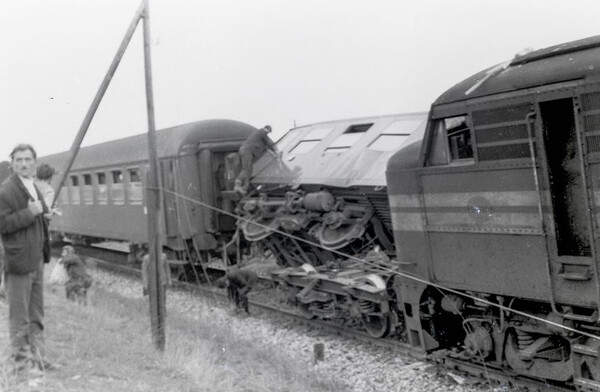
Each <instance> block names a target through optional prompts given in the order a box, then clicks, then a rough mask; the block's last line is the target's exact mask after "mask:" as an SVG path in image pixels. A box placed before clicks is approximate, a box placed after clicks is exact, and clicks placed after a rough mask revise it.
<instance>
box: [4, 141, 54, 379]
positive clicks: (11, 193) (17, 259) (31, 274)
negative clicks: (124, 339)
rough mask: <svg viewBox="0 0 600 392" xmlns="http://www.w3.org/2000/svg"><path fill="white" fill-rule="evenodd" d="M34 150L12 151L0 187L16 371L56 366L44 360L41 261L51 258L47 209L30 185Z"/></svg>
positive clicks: (18, 148)
mask: <svg viewBox="0 0 600 392" xmlns="http://www.w3.org/2000/svg"><path fill="white" fill-rule="evenodd" d="M36 158H37V155H36V152H35V150H34V148H33V147H32V146H31V145H29V144H19V145H17V146H16V147H15V148H14V149H13V150H12V152H11V153H10V159H11V165H12V169H13V174H12V175H11V176H10V177H9V178H8V179H7V180H6V181H4V182H3V183H2V186H0V237H1V238H2V242H3V244H4V249H5V252H6V255H5V264H4V279H5V288H6V298H7V300H8V326H9V327H8V330H9V338H10V348H11V359H12V361H13V363H14V366H15V367H14V370H15V371H17V372H19V371H22V370H25V369H28V370H29V369H31V368H32V367H35V368H38V369H39V370H42V371H43V370H50V369H52V368H55V367H54V366H53V365H52V364H50V363H48V362H47V361H46V360H45V359H44V333H43V332H44V263H48V262H49V261H50V243H49V241H48V224H47V221H46V219H45V218H44V217H43V214H45V213H48V212H49V210H48V207H47V206H46V203H45V202H44V200H43V198H42V194H41V193H40V192H39V190H38V189H37V188H36V186H35V184H34V174H35V163H36Z"/></svg>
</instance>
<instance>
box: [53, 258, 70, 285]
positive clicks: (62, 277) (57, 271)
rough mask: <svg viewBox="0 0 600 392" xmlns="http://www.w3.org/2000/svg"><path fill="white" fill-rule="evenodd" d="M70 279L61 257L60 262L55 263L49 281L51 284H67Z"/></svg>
mask: <svg viewBox="0 0 600 392" xmlns="http://www.w3.org/2000/svg"><path fill="white" fill-rule="evenodd" d="M68 280H69V275H68V274H67V269H66V268H65V265H64V264H63V263H62V259H59V260H58V262H57V263H56V264H55V265H54V268H53V269H52V273H51V274H50V279H49V283H50V284H65V283H67V281H68Z"/></svg>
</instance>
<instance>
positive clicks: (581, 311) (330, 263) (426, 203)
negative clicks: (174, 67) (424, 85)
mask: <svg viewBox="0 0 600 392" xmlns="http://www.w3.org/2000/svg"><path fill="white" fill-rule="evenodd" d="M196 126H198V127H201V128H203V131H201V130H200V129H199V128H198V129H196V131H198V132H194V131H193V130H192V128H194V127H196ZM190 127H191V128H190ZM213 127H216V128H218V129H219V131H218V132H217V131H214V132H213V131H212V130H211V129H212V128H213ZM176 128H177V127H176ZM216 128H215V129H216ZM177 129H179V128H177ZM183 129H185V130H186V132H190V133H189V134H188V133H185V132H184V133H185V137H184V136H183V134H181V135H182V136H181V138H178V139H177V143H174V139H169V140H171V142H170V143H169V142H166V141H164V140H163V141H162V142H161V139H160V136H159V143H158V145H159V146H161V145H168V146H169V147H168V148H167V147H161V148H165V150H164V153H159V157H160V158H161V165H160V167H161V178H162V187H163V188H164V189H165V190H166V191H168V192H165V193H164V200H163V205H164V207H165V208H164V210H165V211H164V222H163V224H164V227H165V237H164V242H163V243H164V244H165V246H166V248H167V249H168V251H169V252H170V253H171V254H172V255H173V257H175V258H178V259H181V260H191V261H193V262H202V261H206V260H210V259H211V258H215V257H218V256H219V255H221V257H223V258H225V257H226V254H227V252H228V249H230V244H231V243H233V242H235V243H236V245H237V250H238V252H237V253H238V254H239V253H242V254H243V253H246V254H247V253H249V252H251V251H252V249H256V248H261V249H264V250H266V251H268V253H269V254H270V255H272V257H273V258H274V259H275V260H276V261H277V263H278V264H279V266H280V268H278V269H276V270H274V271H273V272H272V277H273V279H274V280H276V281H277V282H279V283H280V284H281V285H282V287H285V288H286V289H287V290H290V292H291V293H293V298H294V301H295V302H296V304H297V305H298V306H299V307H300V308H301V309H302V310H303V311H304V312H305V313H306V314H307V316H309V317H321V318H337V317H349V318H353V319H358V320H360V321H361V322H362V325H363V326H364V328H365V329H366V331H367V332H368V333H370V334H371V335H372V336H375V337H383V336H391V337H394V338H397V339H401V340H403V341H405V342H407V344H409V345H411V346H413V347H414V348H416V349H419V350H422V351H424V352H431V351H436V350H437V351H442V350H444V352H446V353H447V355H448V356H450V357H454V358H456V359H459V360H463V361H470V362H472V363H476V364H479V365H483V366H488V367H494V368H498V369H504V370H505V371H506V372H507V373H510V374H513V375H519V376H525V377H531V378H535V379H539V380H545V381H546V382H549V383H554V382H556V383H563V384H566V385H572V386H574V387H575V388H577V389H578V390H581V391H584V390H600V363H599V361H600V359H599V358H600V339H596V338H595V337H596V336H597V335H599V334H600V322H599V309H598V307H599V300H600V279H599V272H598V269H599V266H598V258H597V256H596V252H597V249H600V248H598V247H596V244H599V245H600V243H599V232H600V229H599V224H600V222H599V217H598V213H599V209H600V206H599V205H600V196H599V195H600V36H596V37H591V38H587V39H583V40H579V41H574V42H570V43H565V44H561V45H557V46H553V47H550V48H546V49H541V50H537V51H533V52H530V53H527V54H523V55H519V56H516V57H515V58H513V59H511V60H509V61H506V62H504V63H502V64H499V65H496V66H493V67H491V68H489V69H486V70H484V71H482V72H480V73H478V74H475V75H473V76H472V77H470V78H467V79H466V80H464V81H462V82H460V83H458V84H457V85H455V86H454V87H452V88H450V89H449V90H448V91H446V92H445V93H443V94H442V95H441V96H440V97H439V98H438V99H437V100H436V101H435V102H434V103H433V104H432V106H431V109H430V111H429V112H428V113H413V114H400V115H392V116H380V117H369V118H360V119H353V120H341V121H332V122H324V123H319V124H313V125H307V126H302V127H298V128H294V129H292V130H291V131H289V132H288V133H287V134H286V135H285V136H284V137H282V138H281V139H280V140H279V141H278V142H277V147H278V149H279V151H280V152H281V157H280V158H277V157H273V156H270V155H268V154H267V155H265V156H263V157H261V158H260V159H259V160H258V161H257V162H255V164H254V169H253V177H252V180H251V185H252V189H251V190H250V191H249V193H248V194H246V195H243V197H240V195H238V194H236V192H234V191H233V183H232V180H233V179H234V178H235V175H236V174H237V172H238V171H239V165H238V164H237V163H236V149H237V148H238V147H239V145H240V143H241V141H242V140H243V139H244V137H245V136H246V135H247V134H248V133H249V132H251V131H252V130H253V129H254V128H253V127H251V126H249V125H245V124H241V123H237V122H228V121H226V120H221V121H212V122H201V123H197V124H195V125H187V126H183ZM163 132H164V135H167V134H168V133H169V132H167V131H161V132H159V133H158V134H159V135H161V134H163ZM171 132H176V129H172V130H171ZM177 132H178V131H177ZM209 134H210V135H211V136H210V137H208V136H204V135H209ZM192 135H193V136H192ZM125 141H127V143H126V144H128V146H129V147H128V148H127V149H123V150H119V144H118V143H120V142H125ZM111 143H116V144H106V145H104V146H102V145H100V146H96V147H88V149H89V151H90V155H89V156H88V157H87V158H85V157H84V153H85V152H86V150H85V149H82V151H81V154H80V157H78V159H80V161H79V162H81V163H80V164H79V166H77V163H76V166H75V167H74V168H73V171H72V173H71V177H70V180H69V181H70V182H69V186H68V188H67V189H66V192H64V194H62V195H61V196H60V197H61V200H62V203H63V207H62V208H63V209H65V214H63V216H62V217H60V218H57V219H56V221H55V222H53V226H54V229H55V230H61V231H64V232H69V233H86V234H87V235H89V236H97V237H104V238H115V239H125V240H128V241H132V242H141V243H143V242H144V241H145V240H146V238H145V237H144V235H145V234H143V233H144V227H145V226H144V224H143V222H142V220H143V219H144V214H143V208H144V197H143V193H142V192H141V189H142V188H143V175H142V173H141V172H142V171H143V170H145V169H144V162H145V161H144V159H146V158H143V157H146V156H147V154H146V155H144V154H145V153H146V151H144V150H143V149H144V148H145V147H144V146H145V143H144V139H143V138H141V137H140V138H138V139H131V140H128V139H123V140H122V141H117V142H111ZM163 143H166V144H163ZM94 148H97V150H94ZM136 148H137V149H139V154H138V155H135V154H134V153H133V151H137V150H136ZM91 151H96V152H95V153H94V154H96V155H93V154H91ZM108 151H111V152H110V153H109V152H108ZM103 154H108V155H106V156H104V155H103ZM61 159H64V158H61V157H60V156H53V157H47V158H43V159H41V160H42V161H45V162H47V163H50V164H53V163H54V165H55V166H59V162H60V160H61ZM117 159H118V160H117ZM95 160H97V161H95ZM76 162H77V161H76ZM137 167H139V170H140V172H138V174H137V175H133V176H132V174H131V173H129V174H128V175H127V174H126V173H128V170H130V168H134V169H135V168H137ZM113 168H114V169H113ZM115 171H116V172H117V173H116V174H114V173H115ZM97 172H98V174H100V176H99V175H97V174H96V173H97ZM102 173H104V175H103V176H102V175H101V174H102ZM73 175H75V176H76V177H73ZM128 176H129V177H128ZM132 184H133V185H132ZM86 187H88V188H86ZM127 189H129V193H130V195H129V196H127V195H125V194H124V192H126V190H127ZM131 195H133V197H132V196H131ZM64 205H68V207H69V208H72V210H68V211H67V210H66V208H65V207H64ZM127 206H129V207H131V208H132V211H133V210H135V217H134V215H128V214H129V212H126V207H127ZM207 206H210V207H212V208H207ZM109 207H110V208H109ZM217 210H219V211H221V212H223V213H218V212H217ZM225 212H226V213H227V214H225ZM92 214H94V215H93V216H92ZM132 214H133V213H132ZM232 215H234V216H236V217H237V220H236V218H234V217H232ZM99 222H103V223H102V224H99ZM195 254H196V256H194V255H195Z"/></svg>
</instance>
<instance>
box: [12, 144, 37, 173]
mask: <svg viewBox="0 0 600 392" xmlns="http://www.w3.org/2000/svg"><path fill="white" fill-rule="evenodd" d="M12 168H13V171H14V172H15V173H17V174H18V175H20V176H21V177H25V178H31V177H33V174H34V172H35V158H34V157H33V153H32V152H31V150H21V151H17V152H15V153H14V155H13V158H12Z"/></svg>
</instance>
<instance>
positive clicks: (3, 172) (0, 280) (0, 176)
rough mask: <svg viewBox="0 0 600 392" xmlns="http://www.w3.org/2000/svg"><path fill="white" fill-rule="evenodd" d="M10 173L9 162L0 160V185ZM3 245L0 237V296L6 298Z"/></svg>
mask: <svg viewBox="0 0 600 392" xmlns="http://www.w3.org/2000/svg"><path fill="white" fill-rule="evenodd" d="M11 174H12V170H11V167H10V162H8V161H2V162H0V186H2V183H4V181H6V179H7V178H8V177H10V175H11ZM2 271H4V245H2V239H1V238H0V298H6V290H5V289H4V273H2Z"/></svg>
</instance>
